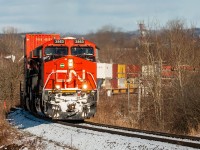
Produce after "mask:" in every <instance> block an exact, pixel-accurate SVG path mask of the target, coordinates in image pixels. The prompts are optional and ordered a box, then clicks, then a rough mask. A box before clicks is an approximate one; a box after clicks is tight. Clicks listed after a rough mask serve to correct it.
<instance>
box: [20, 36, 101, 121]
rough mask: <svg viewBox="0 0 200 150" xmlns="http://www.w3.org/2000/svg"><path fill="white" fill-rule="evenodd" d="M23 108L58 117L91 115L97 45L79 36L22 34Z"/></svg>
mask: <svg viewBox="0 0 200 150" xmlns="http://www.w3.org/2000/svg"><path fill="white" fill-rule="evenodd" d="M24 43H25V44H24V45H25V46H24V47H25V48H24V82H23V84H21V88H20V94H21V98H20V99H21V105H22V107H23V108H24V109H26V110H28V111H30V112H33V113H36V114H40V115H44V116H47V117H50V118H52V119H62V120H83V119H85V118H90V117H92V116H94V114H95V112H96V105H97V75H96V74H97V71H96V68H97V67H96V66H97V64H96V60H97V56H98V48H97V46H96V45H95V44H94V43H93V42H90V41H88V40H85V39H83V38H80V39H77V38H73V37H66V38H61V37H60V35H59V34H26V35H25V39H24Z"/></svg>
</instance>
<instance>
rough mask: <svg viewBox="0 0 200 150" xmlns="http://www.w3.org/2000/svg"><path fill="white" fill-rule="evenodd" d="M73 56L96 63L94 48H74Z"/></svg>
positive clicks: (72, 50)
mask: <svg viewBox="0 0 200 150" xmlns="http://www.w3.org/2000/svg"><path fill="white" fill-rule="evenodd" d="M71 54H72V55H74V56H77V57H80V58H83V59H86V60H89V61H93V62H94V61H95V57H94V49H93V48H92V47H80V46H79V47H72V48H71Z"/></svg>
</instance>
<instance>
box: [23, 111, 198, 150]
mask: <svg viewBox="0 0 200 150" xmlns="http://www.w3.org/2000/svg"><path fill="white" fill-rule="evenodd" d="M35 116H36V117H38V118H40V119H43V120H46V121H50V122H53V123H58V124H62V125H66V126H71V127H76V128H80V129H87V130H92V131H97V132H104V133H110V134H115V135H121V136H126V137H134V138H141V139H146V140H152V141H159V142H165V143H170V144H175V145H180V146H187V147H191V148H200V138H199V137H193V136H184V135H176V134H168V133H162V132H153V131H147V130H139V129H132V128H124V127H118V126H111V125H105V124H99V123H92V122H87V121H85V122H78V123H77V122H74V121H73V122H67V121H60V120H51V119H49V118H44V117H42V116H38V115H35ZM25 117H26V115H25ZM29 119H33V118H29Z"/></svg>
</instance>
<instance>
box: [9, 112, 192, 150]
mask: <svg viewBox="0 0 200 150" xmlns="http://www.w3.org/2000/svg"><path fill="white" fill-rule="evenodd" d="M8 119H9V121H10V123H11V124H13V125H14V126H15V127H17V128H18V129H19V130H20V131H21V132H26V133H30V134H32V135H34V136H37V137H38V138H40V139H41V141H42V143H43V147H42V149H48V150H49V149H50V150H55V149H71V148H72V149H78V150H133V149H134V150H137V149H138V150H141V149H142V150H149V149H153V150H165V149H166V150H169V149H170V150H179V149H180V150H194V149H193V148H188V147H184V146H178V145H173V144H169V143H163V142H157V141H149V140H145V139H139V138H131V137H125V136H120V135H113V134H108V133H101V132H96V131H91V130H86V129H80V128H75V127H69V126H65V125H60V124H57V123H51V122H47V121H44V120H41V119H38V118H35V117H34V116H32V115H31V114H30V113H28V112H25V111H23V110H21V109H18V110H16V111H14V112H11V113H10V114H9V115H8ZM70 147H71V148H70ZM38 149H39V147H38Z"/></svg>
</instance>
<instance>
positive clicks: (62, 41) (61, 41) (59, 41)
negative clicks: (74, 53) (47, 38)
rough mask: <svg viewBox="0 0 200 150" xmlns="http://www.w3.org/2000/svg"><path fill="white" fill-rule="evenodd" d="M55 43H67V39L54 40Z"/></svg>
mask: <svg viewBox="0 0 200 150" xmlns="http://www.w3.org/2000/svg"><path fill="white" fill-rule="evenodd" d="M54 44H65V40H63V39H59V40H54Z"/></svg>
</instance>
